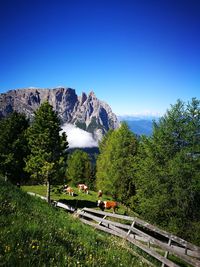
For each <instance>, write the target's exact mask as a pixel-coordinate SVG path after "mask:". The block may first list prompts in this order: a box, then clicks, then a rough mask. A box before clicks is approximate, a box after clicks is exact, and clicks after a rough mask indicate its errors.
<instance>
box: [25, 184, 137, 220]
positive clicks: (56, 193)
mask: <svg viewBox="0 0 200 267" xmlns="http://www.w3.org/2000/svg"><path fill="white" fill-rule="evenodd" d="M73 189H74V196H69V195H68V194H65V193H63V191H62V187H61V186H52V187H51V199H53V200H57V201H60V202H63V203H66V204H68V205H71V206H73V207H74V208H76V209H82V208H84V207H87V208H96V209H99V208H98V207H97V200H98V197H97V192H95V191H89V194H85V193H83V192H79V191H78V188H74V187H73ZM22 190H24V191H26V192H33V193H36V194H39V195H42V196H46V186H43V185H32V186H23V187H22ZM102 200H112V198H111V196H106V195H103V197H102ZM111 212H112V211H111ZM117 213H118V214H123V215H124V214H126V215H129V216H137V214H135V213H134V212H133V211H131V210H129V211H127V208H126V207H125V206H124V205H122V204H120V205H119V209H118V210H117Z"/></svg>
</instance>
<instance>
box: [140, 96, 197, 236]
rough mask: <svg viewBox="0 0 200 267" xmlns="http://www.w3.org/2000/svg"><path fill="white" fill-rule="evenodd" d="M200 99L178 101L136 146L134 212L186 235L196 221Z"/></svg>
mask: <svg viewBox="0 0 200 267" xmlns="http://www.w3.org/2000/svg"><path fill="white" fill-rule="evenodd" d="M199 133H200V101H198V100H197V99H192V101H191V102H189V103H188V104H187V105H186V104H185V103H184V102H182V101H180V100H178V101H177V103H176V104H175V105H172V106H171V109H170V110H168V111H167V113H166V114H165V115H164V116H163V117H162V118H161V119H160V121H159V123H157V124H156V123H155V124H154V130H153V135H152V137H150V138H143V139H142V140H141V143H140V146H139V153H138V168H137V172H136V178H137V179H136V181H137V183H136V184H137V197H138V198H137V199H138V207H137V211H138V212H140V213H142V215H143V216H144V217H145V218H146V219H148V220H150V221H152V222H153V223H157V224H159V225H161V226H164V227H166V228H168V229H169V230H171V231H173V232H174V233H176V234H180V235H182V236H185V237H186V238H187V234H188V231H187V229H189V228H191V227H192V225H193V224H194V222H197V221H199V220H200V212H199V208H198V207H197V201H199V199H200V142H199Z"/></svg>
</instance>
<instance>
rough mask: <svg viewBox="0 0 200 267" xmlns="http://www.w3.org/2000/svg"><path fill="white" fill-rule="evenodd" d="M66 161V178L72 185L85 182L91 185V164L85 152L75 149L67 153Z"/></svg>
mask: <svg viewBox="0 0 200 267" xmlns="http://www.w3.org/2000/svg"><path fill="white" fill-rule="evenodd" d="M67 163H68V168H67V172H66V173H67V179H68V181H69V182H70V183H71V184H72V185H77V184H79V183H85V184H87V185H88V186H89V187H90V186H92V177H91V175H92V164H91V159H90V157H89V155H88V154H87V153H86V152H84V151H82V150H79V149H77V150H75V151H74V152H72V153H71V154H70V155H69V158H68V161H67ZM90 188H91V187H90Z"/></svg>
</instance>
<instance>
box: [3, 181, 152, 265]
mask: <svg viewBox="0 0 200 267" xmlns="http://www.w3.org/2000/svg"><path fill="white" fill-rule="evenodd" d="M34 188H35V190H36V191H35V190H33V189H34ZM34 188H30V187H24V188H23V190H28V191H33V192H36V193H40V194H43V195H45V191H46V190H45V187H41V186H40V187H36V186H34ZM54 189H55V190H54V191H53V193H52V196H53V197H55V199H56V198H57V199H60V197H61V196H60V195H58V194H57V189H56V188H54ZM23 190H22V189H19V188H17V187H15V186H13V185H11V184H10V183H8V182H6V183H5V182H4V181H3V180H1V179H0V266H6V267H9V266H26V267H28V266H86V267H87V266H88V267H90V266H95V267H96V266H113V267H115V266H116V267H118V266H124V267H127V266H148V265H147V264H145V263H142V262H141V260H140V259H138V258H137V257H136V256H133V255H132V254H131V253H129V251H128V249H129V245H128V244H125V245H124V244H123V248H122V246H121V242H123V241H121V240H120V239H117V238H114V237H111V236H109V235H107V234H105V233H102V232H99V231H97V230H95V229H92V228H90V227H89V226H87V225H84V224H82V223H81V222H80V221H79V220H78V219H77V218H76V217H74V216H72V215H70V214H67V213H66V212H64V211H62V210H60V209H56V208H54V207H51V206H49V205H48V204H47V203H46V202H45V201H43V200H40V199H39V198H34V197H32V196H29V195H27V193H26V192H24V191H23ZM86 197H87V199H86V200H85V201H89V202H93V200H94V197H95V193H91V195H88V196H86ZM62 198H64V199H66V200H67V199H69V200H70V199H71V197H69V196H67V195H64V196H62ZM74 198H75V197H74ZM72 200H73V199H72Z"/></svg>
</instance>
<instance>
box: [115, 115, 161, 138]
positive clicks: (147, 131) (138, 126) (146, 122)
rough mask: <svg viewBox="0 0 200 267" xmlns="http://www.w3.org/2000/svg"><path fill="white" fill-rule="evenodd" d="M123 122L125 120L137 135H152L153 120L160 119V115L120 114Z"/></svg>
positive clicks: (119, 117)
mask: <svg viewBox="0 0 200 267" xmlns="http://www.w3.org/2000/svg"><path fill="white" fill-rule="evenodd" d="M118 119H119V120H120V121H121V122H122V121H125V122H126V123H127V124H128V126H129V129H130V130H131V131H132V132H134V133H135V134H137V135H146V136H151V135H152V130H153V121H154V120H155V121H158V120H159V117H155V116H129V115H128V116H127V115H126V116H118Z"/></svg>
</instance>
